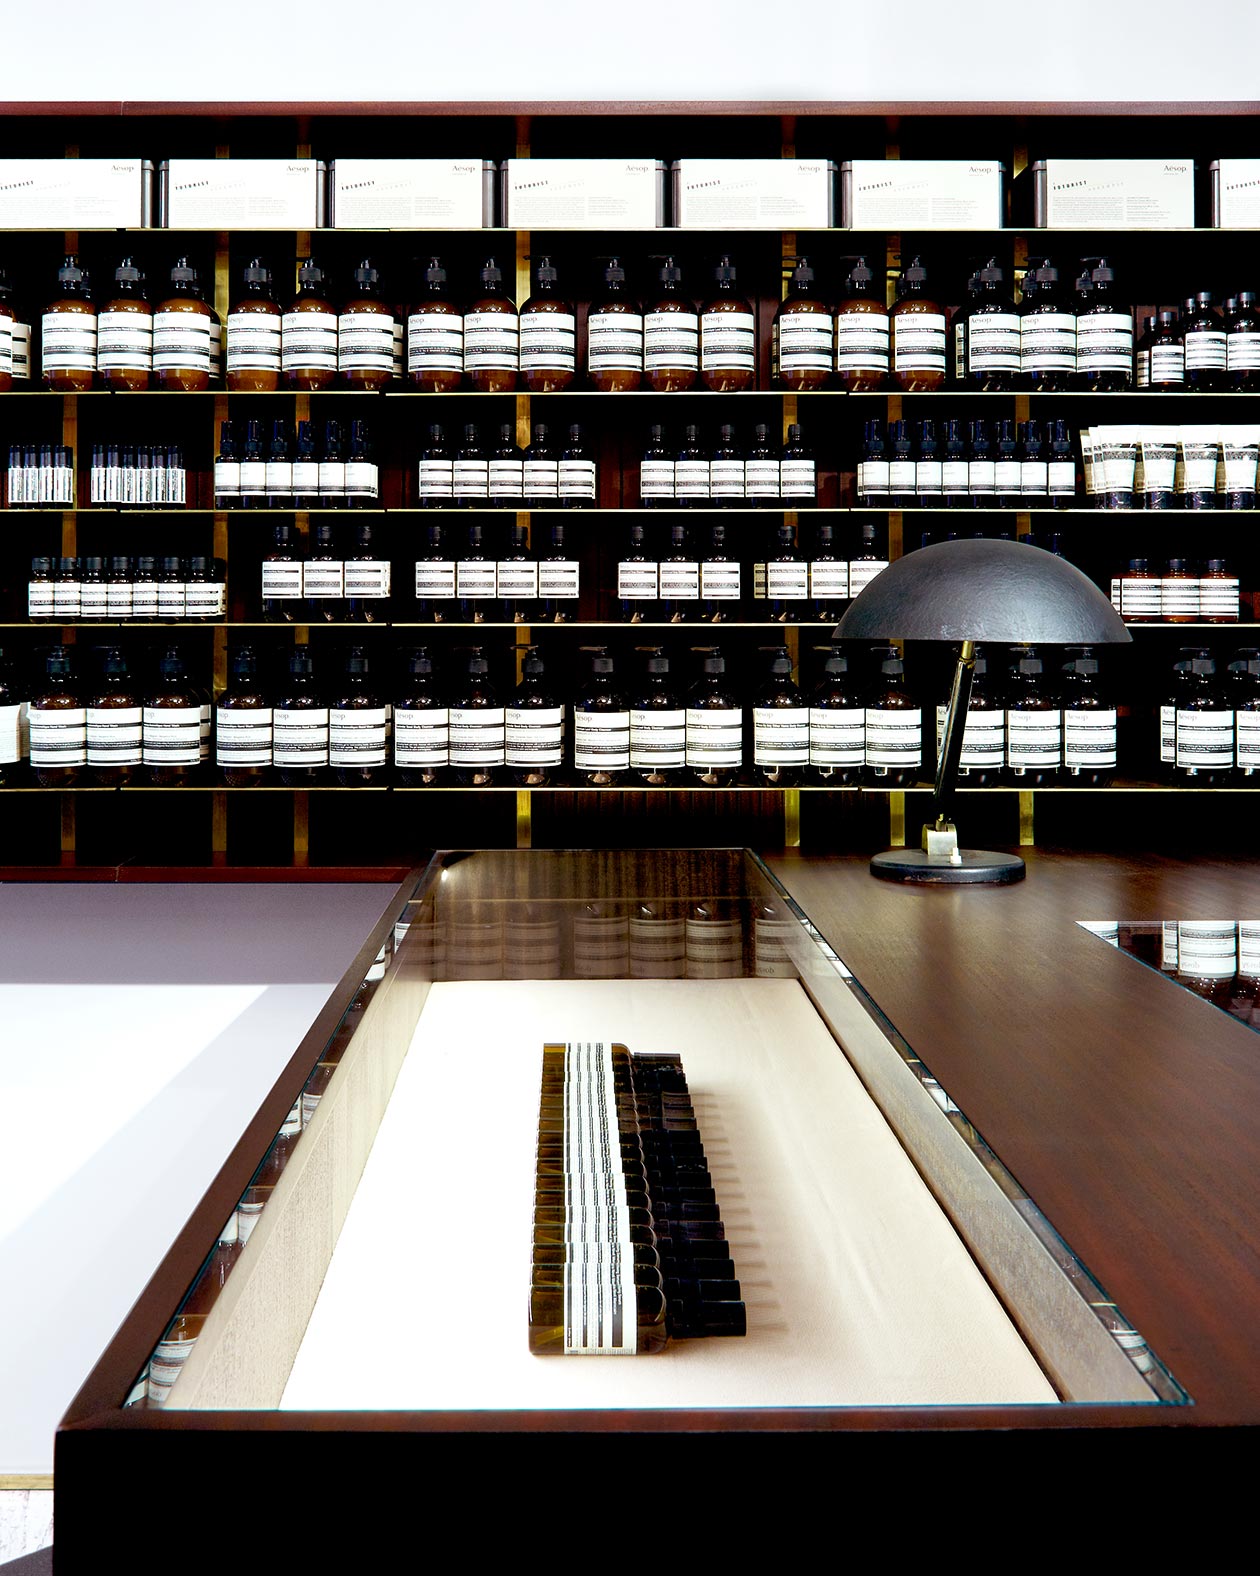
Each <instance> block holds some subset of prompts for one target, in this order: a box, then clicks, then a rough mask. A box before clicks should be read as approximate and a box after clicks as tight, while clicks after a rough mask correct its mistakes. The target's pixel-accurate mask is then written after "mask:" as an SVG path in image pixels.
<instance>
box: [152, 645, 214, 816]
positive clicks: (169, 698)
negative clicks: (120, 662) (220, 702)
mask: <svg viewBox="0 0 1260 1576" xmlns="http://www.w3.org/2000/svg"><path fill="white" fill-rule="evenodd" d="M141 730H142V731H141V749H142V755H143V763H144V765H145V766H146V767H147V768H148V773H149V779H150V781H151V782H153V783H154V784H156V786H158V787H159V788H175V787H179V786H181V785H183V784H184V783H188V782H191V781H192V779H193V778H194V777H195V776H196V773H197V768H198V766H199V765H200V764H201V696H200V694H199V692H198V691H197V690H196V689H195V688H194V686H193V685H191V684H190V683H189V682H188V674H187V670H186V669H185V667H184V659H183V658H182V657H181V656H180V654H179V652H178V651H177V650H176V648H175V647H174V646H168V647H167V649H166V650H165V651H164V652H163V653H162V657H161V660H160V661H159V663H158V677H157V682H156V684H155V685H154V687H153V689H152V690H150V692H149V694H148V695H147V696H146V697H145V701H144V707H143V710H142V712H141Z"/></svg>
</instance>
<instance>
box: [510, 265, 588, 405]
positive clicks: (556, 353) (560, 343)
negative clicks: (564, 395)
mask: <svg viewBox="0 0 1260 1576" xmlns="http://www.w3.org/2000/svg"><path fill="white" fill-rule="evenodd" d="M556 285H557V276H556V269H555V266H554V265H553V263H552V261H551V258H550V257H540V258H539V259H538V262H537V263H536V265H535V267H534V289H533V293H532V295H531V296H530V297H529V299H528V300H527V301H526V302H525V305H524V306H523V307H522V308H521V313H520V320H519V322H520V336H521V341H520V355H521V382H522V383H523V384H524V386H525V387H526V388H527V389H528V390H529V391H530V393H532V394H550V393H554V392H557V391H558V390H560V389H567V388H570V387H571V386H572V384H573V380H574V377H575V375H576V372H577V319H576V318H575V317H574V315H573V306H572V304H571V303H570V302H568V301H566V300H565V299H564V298H563V297H562V296H561V295H560V292H559V290H558V289H557V288H556Z"/></svg>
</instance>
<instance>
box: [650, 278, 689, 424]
mask: <svg viewBox="0 0 1260 1576" xmlns="http://www.w3.org/2000/svg"><path fill="white" fill-rule="evenodd" d="M657 278H658V281H659V283H658V287H657V293H656V296H655V298H654V299H653V300H651V301H649V302H648V303H647V305H646V307H645V310H644V313H643V381H644V383H645V384H646V385H647V387H648V388H650V389H652V390H653V391H654V392H655V393H657V394H673V393H676V392H678V391H679V390H683V389H692V388H695V386H696V383H697V382H698V381H699V377H700V315H699V313H698V312H697V311H696V305H695V302H694V301H692V300H689V299H688V298H687V297H686V296H684V295H683V292H682V269H681V268H679V267H678V266H677V264H676V263H675V262H674V259H673V258H672V257H666V258H665V259H664V260H663V261H662V263H661V267H660V272H659V274H658V275H657Z"/></svg>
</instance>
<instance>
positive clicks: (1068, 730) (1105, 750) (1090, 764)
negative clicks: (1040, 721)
mask: <svg viewBox="0 0 1260 1576" xmlns="http://www.w3.org/2000/svg"><path fill="white" fill-rule="evenodd" d="M1064 654H1065V656H1066V657H1067V659H1068V660H1067V661H1066V662H1065V663H1064V664H1063V667H1062V669H1061V673H1062V678H1061V680H1060V682H1061V684H1062V691H1063V777H1064V781H1065V782H1070V783H1071V784H1072V785H1073V786H1074V787H1078V788H1105V787H1106V786H1107V785H1108V783H1110V781H1111V779H1112V777H1113V776H1114V774H1115V770H1116V707H1115V703H1114V701H1112V700H1111V699H1110V697H1109V696H1108V695H1107V694H1106V693H1105V692H1104V690H1103V687H1102V685H1101V683H1100V682H1099V678H1098V658H1097V657H1096V656H1095V654H1094V650H1093V648H1092V647H1091V646H1069V647H1068V648H1067V649H1066V651H1065V653H1064Z"/></svg>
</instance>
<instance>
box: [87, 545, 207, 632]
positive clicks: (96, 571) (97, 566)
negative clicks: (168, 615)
mask: <svg viewBox="0 0 1260 1576" xmlns="http://www.w3.org/2000/svg"><path fill="white" fill-rule="evenodd" d="M167 561H168V560H165V559H164V560H163V562H164V563H165V562H167ZM174 562H175V566H176V569H177V570H178V568H179V559H178V558H176V559H175V561H174ZM182 611H183V599H182V597H181V599H180V612H181V613H182ZM108 612H109V607H108V593H107V592H106V589H105V560H104V559H103V558H102V557H100V555H99V554H97V553H89V554H86V555H85V556H84V557H83V558H81V559H80V560H79V617H80V618H81V619H84V620H87V619H97V618H105V617H106V616H107V614H108Z"/></svg>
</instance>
